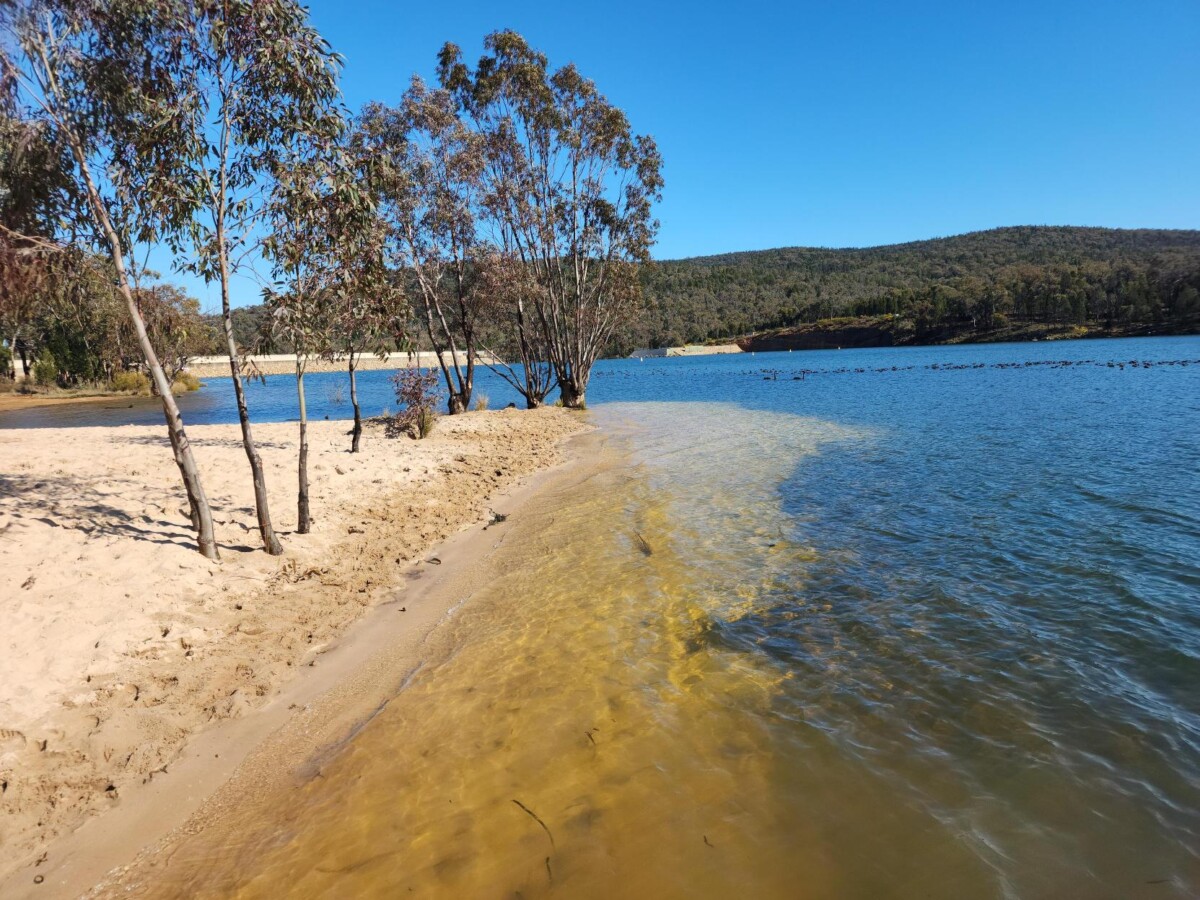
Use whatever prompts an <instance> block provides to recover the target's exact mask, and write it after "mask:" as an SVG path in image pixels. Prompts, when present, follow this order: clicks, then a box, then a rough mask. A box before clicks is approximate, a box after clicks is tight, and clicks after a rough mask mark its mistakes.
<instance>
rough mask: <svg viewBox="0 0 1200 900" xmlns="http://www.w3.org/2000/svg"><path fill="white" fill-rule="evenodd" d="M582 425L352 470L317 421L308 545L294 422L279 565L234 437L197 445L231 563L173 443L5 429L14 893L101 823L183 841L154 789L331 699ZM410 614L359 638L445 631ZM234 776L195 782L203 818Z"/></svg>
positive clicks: (391, 453) (7, 726) (269, 454)
mask: <svg viewBox="0 0 1200 900" xmlns="http://www.w3.org/2000/svg"><path fill="white" fill-rule="evenodd" d="M587 427H588V426H587V421H586V419H585V418H583V417H582V416H580V415H579V414H575V413H569V412H566V411H563V410H558V409H546V410H541V411H537V412H534V413H529V412H524V411H517V410H505V411H498V412H485V413H471V414H467V415H464V416H460V417H455V418H452V419H451V418H443V419H442V420H441V421H440V422H439V426H438V428H437V430H436V431H435V432H434V435H433V436H432V437H431V438H430V439H429V440H427V441H422V442H415V441H411V440H408V439H388V438H386V437H385V436H384V434H383V431H382V428H379V427H370V428H369V429H368V431H367V433H366V434H365V435H364V441H363V452H362V453H360V454H358V455H351V454H349V453H348V452H347V449H348V444H349V439H348V438H347V437H346V436H345V431H346V424H345V423H344V422H316V423H313V424H312V425H310V441H311V450H310V461H309V468H310V479H311V481H312V504H313V513H314V517H315V523H314V530H313V533H311V534H309V535H297V534H293V533H291V530H292V528H294V525H295V450H296V441H297V435H296V426H295V424H294V423H285V424H266V425H258V426H256V428H255V432H256V437H257V438H258V440H259V442H260V446H261V450H262V454H263V457H264V463H265V465H266V470H267V478H268V484H269V487H270V491H271V497H272V503H273V506H272V513H273V516H274V519H275V524H276V527H277V528H278V529H279V530H280V532H281V536H282V539H283V541H284V545H285V549H286V552H285V555H284V556H283V557H282V558H271V557H269V556H267V555H266V554H264V553H262V552H261V551H259V550H257V549H256V545H257V530H256V527H255V520H254V515H253V509H252V496H253V495H252V490H251V485H250V479H249V472H248V467H247V465H246V462H245V457H244V454H243V452H242V448H241V443H240V440H239V433H238V429H237V427H236V426H232V425H216V426H200V427H192V428H189V435H190V436H191V438H192V440H193V442H194V443H195V445H196V448H197V457H198V460H199V463H200V466H201V469H202V474H203V477H204V482H205V486H206V489H207V491H208V493H209V496H210V499H211V500H212V503H213V508H214V517H215V519H216V523H217V528H218V538H219V540H220V543H221V551H222V557H223V561H222V562H221V563H219V564H214V563H210V562H208V561H206V560H204V559H203V558H202V557H201V556H200V555H199V554H198V553H197V552H195V550H194V549H193V540H192V536H191V534H190V529H189V527H188V525H187V519H186V515H185V509H184V504H183V502H182V499H181V492H180V489H179V486H178V476H177V471H176V470H175V468H174V465H173V462H172V460H171V455H170V452H169V448H168V446H167V442H166V438H165V435H164V434H163V433H162V429H159V428H150V427H138V426H129V427H124V428H75V429H30V430H8V431H4V432H0V572H3V574H4V578H3V581H2V582H0V583H2V585H3V587H2V588H0V609H2V610H3V612H4V622H5V628H4V632H3V636H2V637H0V785H2V786H3V788H2V795H0V796H2V800H0V848H2V849H3V855H2V856H0V860H2V861H0V885H2V886H4V887H3V890H0V893H4V892H5V891H7V890H8V889H10V888H11V889H13V890H15V889H16V886H17V885H26V886H29V887H32V886H33V885H34V884H35V883H36V884H38V885H40V884H41V883H42V881H43V880H45V879H44V876H42V875H41V874H40V873H42V872H49V871H50V870H51V868H52V867H53V866H55V865H61V864H62V863H63V859H61V858H49V857H48V856H47V848H48V847H52V846H56V845H54V844H52V842H54V841H55V839H56V838H59V839H60V840H61V839H62V838H61V836H63V835H65V834H67V833H68V832H71V831H74V830H75V829H78V828H79V827H80V826H81V825H83V824H84V823H85V822H88V820H93V821H92V822H90V823H89V827H91V828H92V830H93V831H92V833H93V834H95V833H96V830H95V826H96V825H97V824H100V825H102V824H103V822H104V820H105V818H106V816H105V815H103V814H106V813H107V816H114V815H119V814H120V810H121V808H122V807H124V808H126V809H138V808H139V807H138V805H139V804H141V814H142V815H143V817H148V818H149V819H150V820H156V817H157V819H160V820H162V823H163V825H164V827H167V826H172V825H174V824H178V823H177V822H173V821H169V820H170V819H171V817H172V815H180V814H182V812H183V811H184V810H183V806H186V804H183V806H180V803H181V802H182V798H176V801H174V802H173V803H174V806H175V807H177V808H170V807H171V806H172V803H171V802H168V801H164V800H163V799H162V798H161V797H159V796H156V795H155V792H161V791H162V790H163V789H164V787H163V786H164V785H167V789H168V790H169V788H170V785H169V782H170V778H168V777H167V776H168V773H170V774H171V775H174V773H175V772H176V763H177V761H178V760H179V759H180V757H181V754H183V755H185V756H186V755H187V752H190V753H191V754H192V755H193V756H194V755H195V752H196V749H195V748H196V747H198V746H201V745H202V744H203V742H204V740H205V739H206V738H207V739H209V740H212V738H211V735H212V734H213V733H215V732H217V731H219V730H220V729H221V728H222V726H223V725H224V726H229V725H230V723H231V720H232V721H233V723H234V724H236V725H239V726H242V732H241V734H242V737H241V742H242V744H243V747H242V753H243V754H245V753H248V752H249V749H250V748H251V747H252V746H253V745H254V744H255V743H258V742H261V741H262V740H263V739H264V738H265V737H266V736H268V735H269V734H270V732H271V731H272V730H273V729H275V728H277V727H278V726H279V725H280V724H281V723H282V722H284V721H286V719H287V718H288V716H289V714H290V710H291V709H293V708H301V707H303V705H304V704H298V703H289V704H287V705H284V704H282V702H281V698H284V697H286V696H287V695H288V692H289V691H291V692H293V693H295V692H297V691H300V692H301V693H303V691H308V692H309V694H313V695H315V694H316V693H317V692H318V689H325V688H328V686H329V681H330V679H332V678H335V676H336V670H338V667H341V668H342V669H344V670H345V671H346V672H348V671H349V670H350V669H351V668H352V667H353V664H354V663H355V655H352V654H347V653H346V652H342V653H341V655H340V656H338V654H337V653H335V652H332V651H333V650H334V648H335V647H336V646H337V645H338V644H339V643H342V642H343V638H344V637H345V636H346V634H347V632H348V630H350V629H351V626H352V625H353V624H354V623H355V622H356V621H357V620H360V619H362V618H363V617H364V616H365V615H367V614H368V613H372V611H378V610H379V608H380V607H381V605H386V604H395V603H396V599H397V597H398V596H404V595H403V594H398V593H397V588H399V587H401V586H402V585H404V584H405V583H412V579H414V578H417V577H420V576H421V575H423V574H424V575H426V576H428V575H433V574H434V573H437V572H438V571H440V570H441V568H442V562H443V560H442V559H441V558H440V557H430V556H429V551H430V548H432V547H434V546H435V545H436V544H438V542H441V541H443V540H445V539H446V538H448V537H450V536H452V535H455V534H457V533H460V532H462V531H463V530H464V529H465V528H467V527H469V526H471V525H473V524H476V523H479V522H483V521H487V520H489V519H490V518H491V511H492V505H493V503H496V502H501V499H500V498H503V502H506V503H510V504H511V503H515V502H516V501H515V499H514V498H513V495H512V491H513V489H514V487H515V486H516V485H518V484H519V483H522V482H523V481H527V476H529V475H530V474H531V473H534V472H537V471H539V470H544V469H547V468H548V467H550V466H553V465H554V464H555V463H557V462H559V461H560V460H561V458H562V449H561V445H562V442H563V441H564V440H565V439H566V438H567V437H568V436H570V435H572V434H575V433H577V432H580V431H582V430H584V429H586V428H587ZM511 508H512V507H511V506H506V507H505V509H504V510H503V512H506V513H507V512H510V511H511ZM495 511H496V512H501V510H495ZM476 531H478V529H476ZM493 534H494V532H493ZM452 543H453V542H452ZM439 553H442V551H441V550H439ZM443 555H447V554H443ZM460 555H465V557H467V558H468V559H469V557H470V553H469V552H464V551H460ZM426 580H431V579H430V578H428V577H427V578H426ZM405 602H407V601H405ZM394 608H395V610H397V611H399V610H403V611H404V613H405V615H406V616H407V614H408V607H407V606H403V605H395V606H394ZM389 611H390V610H389ZM413 613H414V615H413V616H412V617H411V618H404V619H400V617H396V619H395V621H393V620H387V621H388V622H389V623H390V624H388V626H387V627H386V628H374V627H373V628H372V629H371V631H370V633H367V634H365V635H364V636H363V637H360V638H359V639H358V640H360V641H366V642H368V643H369V642H370V641H371V640H374V641H376V642H378V641H382V640H384V639H385V638H386V637H387V636H388V635H391V636H392V637H394V638H396V639H398V640H399V639H405V636H406V634H407V639H409V640H412V639H415V637H416V636H417V635H418V633H419V632H421V630H422V629H425V630H428V629H429V628H431V627H432V626H433V625H434V624H435V623H436V621H437V620H438V617H439V616H440V614H441V613H439V612H438V611H437V610H435V609H428V610H425V611H423V612H422V611H421V610H420V609H418V605H417V604H414V605H413ZM397 622H401V623H402V624H396V623H397ZM410 623H411V624H410ZM372 634H373V635H374V636H373V637H372ZM326 654H329V658H330V659H336V660H338V661H337V662H336V664H335V665H331V666H326V665H325V659H326ZM358 661H359V662H361V659H359V660H358ZM318 662H319V663H320V665H319V666H318V665H317V664H318ZM322 669H328V670H329V671H326V672H322V673H321V674H322V678H320V679H316V680H314V678H313V673H314V672H315V671H321V670H322ZM305 679H307V682H305ZM301 682H305V683H306V684H307V687H303V688H300V687H297V685H298V684H300V683H301ZM297 696H298V697H299V696H300V694H297ZM264 707H267V708H269V709H271V710H273V712H271V714H270V715H265V714H263V713H262V709H263V708H264ZM271 716H274V718H272V717H271ZM242 723H245V725H242ZM185 750H186V751H187V752H185ZM209 755H210V756H211V755H212V754H209ZM229 762H230V761H229V760H226V764H228V763H229ZM227 776H228V771H224V772H222V771H221V770H220V768H218V769H217V770H215V771H212V772H209V773H208V774H207V775H206V778H207V779H208V780H207V781H205V782H204V785H203V786H202V787H201V788H197V786H196V784H195V783H189V784H188V785H186V791H185V793H186V795H187V796H186V799H187V801H188V802H190V803H193V804H198V803H199V800H200V799H202V797H201V796H199V795H197V791H198V790H200V791H209V792H211V790H213V789H215V788H216V787H218V786H219V785H220V783H221V780H222V778H224V777H227ZM193 795H195V796H193ZM110 811H111V812H110ZM102 832H103V828H101V829H100V833H102ZM93 843H94V842H93ZM137 849H138V847H137V846H129V847H127V848H125V850H127V852H128V853H129V854H130V855H132V854H133V853H134V852H136V850H137ZM101 874H102V871H101ZM35 879H38V880H37V881H35ZM84 886H85V887H86V884H85V885H84ZM50 887H51V885H50V884H47V889H50ZM44 895H45V896H51V895H55V896H56V895H57V894H55V893H54V892H53V890H52V889H51V890H49V892H47V893H45V894H44Z"/></svg>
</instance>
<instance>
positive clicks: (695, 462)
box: [0, 338, 1200, 898]
mask: <svg viewBox="0 0 1200 900" xmlns="http://www.w3.org/2000/svg"><path fill="white" fill-rule="evenodd" d="M338 381H339V379H338V378H337V377H336V376H324V375H318V376H312V377H311V384H312V385H313V387H310V391H309V393H310V397H312V398H313V399H314V403H313V405H314V407H315V414H316V415H318V416H323V415H326V414H328V415H330V416H331V417H334V418H336V417H344V416H345V415H346V414H347V412H348V405H347V404H344V403H338V402H337V401H338V398H337V397H336V396H335V393H336V389H335V387H334V386H335V385H336V384H337V383H338ZM363 384H364V394H365V395H366V397H367V406H368V407H369V408H370V409H371V411H372V412H376V411H379V410H381V409H382V408H383V406H385V405H386V404H387V402H388V398H389V391H388V385H387V382H386V377H385V376H384V375H383V374H382V373H368V374H365V375H364V376H363ZM317 385H319V387H317ZM227 387H228V385H227V383H222V382H221V381H220V380H213V382H212V383H210V386H209V388H207V389H206V390H205V391H203V392H201V394H199V395H197V396H192V397H188V398H186V401H187V405H186V406H185V407H184V413H185V416H186V417H187V419H188V421H189V422H204V421H230V420H232V416H231V413H232V406H231V405H230V404H229V401H228V398H227V397H226V396H225V395H226V394H227V393H229V391H228V390H227ZM291 389H292V384H291V382H290V380H288V379H284V378H277V379H272V380H271V381H270V383H269V384H268V385H266V386H261V385H260V386H256V387H255V388H254V391H253V393H252V395H251V402H252V407H253V409H254V412H255V413H256V415H257V416H258V417H259V418H263V419H287V418H290V417H291V416H292V415H294V413H293V411H292V407H291V405H290V403H291V401H290V399H289V392H290V391H291ZM484 390H486V392H487V393H488V394H489V395H490V396H491V400H492V405H493V407H495V406H497V405H503V404H504V403H506V402H508V400H509V399H510V398H509V396H508V395H507V394H506V393H505V392H504V391H503V390H502V388H501V386H500V385H499V384H498V383H495V382H489V383H487V384H486V385H485V386H484ZM589 400H590V401H591V403H592V405H593V411H592V413H591V415H592V416H594V417H595V419H596V420H597V421H598V422H599V423H600V424H602V425H603V426H605V427H606V429H607V431H608V433H609V435H610V437H609V439H608V440H607V443H606V444H605V446H604V449H603V453H602V456H603V459H601V460H600V465H599V468H598V471H597V473H596V474H595V475H593V476H592V477H590V478H589V479H587V480H586V481H584V482H582V483H575V484H570V485H564V486H561V487H560V488H558V489H556V490H557V493H555V494H553V495H552V496H550V497H549V498H548V502H547V503H545V504H544V507H545V508H544V509H542V510H541V511H539V512H537V513H536V514H535V513H531V514H530V515H529V517H527V519H526V521H523V522H520V523H517V524H515V525H514V526H513V527H514V528H519V529H523V530H522V531H521V534H522V535H523V538H522V540H520V541H514V542H513V547H512V548H510V549H508V550H506V551H504V552H505V553H507V554H508V556H506V557H502V558H500V559H499V561H498V563H499V564H500V565H501V566H502V568H501V572H502V574H501V575H498V576H497V577H496V578H494V579H493V580H491V581H490V582H489V583H487V584H485V585H482V586H481V587H480V588H479V590H478V591H477V592H476V593H475V595H474V596H473V597H472V599H471V600H470V602H468V603H466V604H465V605H464V606H463V607H462V609H461V610H460V611H459V613H458V614H457V615H456V616H455V618H454V619H453V620H452V621H451V622H450V623H449V624H448V625H447V626H446V627H445V628H444V629H442V630H441V634H440V636H439V637H438V638H437V640H435V641H434V642H433V643H432V644H431V645H430V647H429V651H428V658H427V660H426V661H425V664H424V665H423V666H422V668H421V669H420V670H419V671H418V672H417V673H415V674H414V675H413V677H412V678H411V680H410V682H409V684H408V686H407V688H406V689H405V690H404V691H403V692H402V693H400V694H399V695H397V696H396V697H395V698H394V699H393V700H392V702H391V703H390V704H389V705H388V706H387V707H386V708H385V709H384V710H383V711H382V712H381V713H380V714H379V715H378V716H376V717H375V718H374V719H373V720H372V721H371V723H370V724H369V725H368V726H367V727H365V728H364V729H363V730H362V731H361V732H360V733H359V735H358V736H357V737H356V738H355V739H354V740H353V741H351V742H350V743H349V744H348V745H347V746H346V747H344V748H342V749H341V750H340V751H339V752H338V753H337V754H336V755H335V756H334V757H333V758H332V759H330V760H328V761H327V762H326V764H325V765H324V766H323V768H322V771H321V777H320V778H314V779H312V780H310V781H308V782H305V783H303V784H301V785H298V786H297V789H296V790H295V791H294V792H292V793H290V794H289V795H288V796H287V797H286V798H281V799H280V800H279V802H278V803H276V804H273V805H272V806H271V808H270V809H268V810H264V811H263V813H262V815H263V819H262V820H261V821H259V822H257V823H254V822H249V821H241V822H238V823H236V825H234V824H231V825H230V827H229V828H227V829H225V830H224V831H222V830H221V829H217V830H215V831H214V832H213V833H212V834H209V835H207V836H201V837H199V838H197V839H195V841H194V842H193V843H192V844H190V845H187V846H185V848H184V850H183V851H182V852H181V853H180V854H178V856H177V858H173V861H172V865H171V867H170V868H169V869H168V874H169V880H168V881H167V882H164V883H161V884H158V885H152V886H149V887H148V888H147V891H148V892H149V893H151V894H153V893H162V894H168V895H169V894H183V893H187V894H195V895H204V894H206V893H207V894H210V895H220V896H224V895H237V896H247V897H251V896H253V897H270V896H279V895H282V894H288V895H290V896H311V897H318V896H379V897H385V896H386V897H391V896H409V895H412V896H447V897H464V896H471V897H475V896H479V897H515V896H522V897H533V896H551V895H552V896H562V897H683V896H688V897H697V896H698V897H714V898H716V897H729V896H744V897H850V898H874V897H946V898H962V897H997V898H1009V897H1033V898H1060V897H1070V898H1107V897H1112V898H1123V897H1147V898H1160V897H1161V898H1167V897H1170V898H1176V897H1194V896H1197V895H1200V338H1161V339H1157V338H1156V339H1136V340H1122V341H1078V342H1071V343H1053V344H1044V343H1043V344H1020V345H991V346H961V347H930V348H909V349H877V350H855V351H832V352H821V353H812V352H810V353H790V354H789V353H776V354H757V355H755V356H745V355H743V356H734V357H708V358H692V359H672V360H658V361H646V362H636V361H613V362H605V363H603V364H601V366H599V368H598V371H597V372H596V375H595V378H594V381H593V385H592V388H591V390H590V391H589ZM149 413H153V414H157V411H156V410H153V409H150V410H149ZM110 414H111V415H114V416H125V417H126V418H125V419H123V420H124V421H143V419H141V418H140V416H141V415H142V410H141V409H140V408H135V409H133V410H102V411H96V410H94V409H88V410H84V411H83V412H82V413H80V415H82V416H84V417H86V419H88V420H90V421H93V422H94V421H95V419H96V417H98V416H99V417H104V416H108V415H110ZM22 415H23V416H25V417H26V418H25V419H24V421H22V422H17V421H15V420H13V419H9V420H6V419H4V418H0V427H2V426H4V425H9V424H31V422H34V421H46V420H47V419H49V420H56V421H58V422H62V421H63V419H62V416H63V415H64V414H62V413H61V412H60V410H57V409H56V410H52V411H49V412H48V413H46V414H45V415H46V417H47V419H39V418H38V416H34V415H33V414H32V413H25V414H22ZM39 415H40V414H39ZM71 415H75V413H72V414H71ZM115 420H117V421H119V420H121V419H119V418H118V419H115ZM79 421H84V419H80V420H79ZM145 421H157V420H156V419H155V418H154V415H149V417H148V418H147V419H145Z"/></svg>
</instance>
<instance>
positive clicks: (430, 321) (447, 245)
mask: <svg viewBox="0 0 1200 900" xmlns="http://www.w3.org/2000/svg"><path fill="white" fill-rule="evenodd" d="M359 131H360V132H361V138H360V140H361V142H362V143H363V144H364V145H365V146H367V147H370V148H372V149H373V150H375V151H376V153H377V159H378V160H379V161H380V162H379V163H378V165H377V166H376V173H375V178H374V180H373V185H372V186H373V189H374V191H375V193H376V196H377V200H378V202H379V204H380V208H381V211H382V214H383V215H384V217H385V219H386V221H387V223H388V226H389V232H390V234H389V241H388V249H389V251H390V253H389V255H390V258H391V262H392V264H393V265H394V266H395V268H397V269H398V270H403V271H407V272H409V273H411V275H412V278H413V281H414V282H415V284H416V288H417V291H416V293H417V294H418V296H419V297H420V298H421V305H422V310H423V312H424V316H423V324H424V326H425V334H426V337H428V339H429V342H430V344H431V346H432V348H433V350H434V352H435V353H436V354H437V357H438V365H439V366H440V368H441V370H442V377H443V378H444V379H445V382H446V390H447V393H448V395H449V398H448V402H447V406H448V408H449V411H450V414H451V415H453V414H455V413H460V412H465V411H466V410H467V409H469V408H470V405H471V394H472V392H473V390H474V385H475V364H476V361H477V358H478V354H479V347H478V341H479V337H478V321H479V317H480V313H481V311H482V309H483V307H484V306H485V305H486V303H487V295H486V294H485V293H484V292H483V291H482V290H481V289H480V288H481V282H480V279H479V278H478V277H477V275H478V273H477V271H476V269H475V267H474V266H473V264H472V258H473V256H475V255H476V254H477V253H478V252H479V250H480V244H479V241H478V239H477V236H476V220H475V214H476V211H477V209H478V208H479V205H480V202H481V200H482V187H483V182H482V176H483V163H484V160H483V140H482V137H481V135H479V134H478V133H476V132H475V131H474V130H472V129H471V128H470V127H469V126H468V124H467V123H466V122H464V121H463V120H462V119H461V118H460V117H459V114H458V109H457V106H456V103H455V101H454V98H453V97H452V96H451V94H450V92H449V91H446V90H436V89H435V90H431V89H429V88H428V87H426V85H425V83H424V82H423V81H421V79H420V78H413V80H412V83H411V85H410V86H409V88H408V90H407V91H406V92H405V94H404V98H403V100H402V101H401V103H400V105H399V106H398V107H396V108H388V107H385V106H382V105H380V104H371V105H369V106H368V107H367V108H366V109H365V110H364V112H363V115H362V118H361V120H360V128H359Z"/></svg>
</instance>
